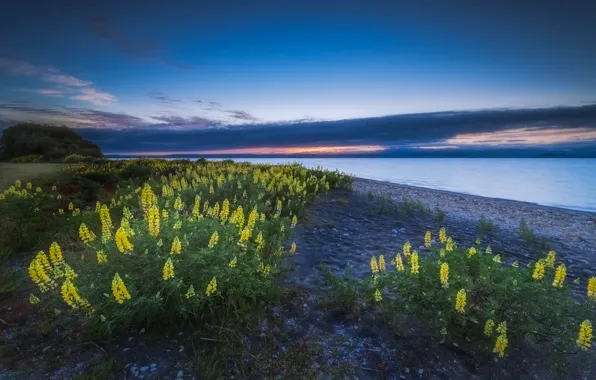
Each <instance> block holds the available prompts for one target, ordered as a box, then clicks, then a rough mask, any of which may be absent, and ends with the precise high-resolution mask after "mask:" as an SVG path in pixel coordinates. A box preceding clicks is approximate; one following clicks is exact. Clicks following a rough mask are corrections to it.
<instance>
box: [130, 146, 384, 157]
mask: <svg viewBox="0 0 596 380" xmlns="http://www.w3.org/2000/svg"><path fill="white" fill-rule="evenodd" d="M385 149H386V148H385V147H383V146H380V145H351V146H304V147H259V148H239V149H222V150H200V151H196V150H195V151H182V152H181V151H172V152H133V153H129V152H127V153H126V155H133V156H166V155H170V154H177V155H185V154H234V155H236V154H322V155H325V154H342V153H367V152H379V151H383V150H385Z"/></svg>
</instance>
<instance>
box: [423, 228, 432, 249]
mask: <svg viewBox="0 0 596 380" xmlns="http://www.w3.org/2000/svg"><path fill="white" fill-rule="evenodd" d="M431 240H432V234H431V233H430V231H426V234H424V246H425V247H426V248H430V243H431Z"/></svg>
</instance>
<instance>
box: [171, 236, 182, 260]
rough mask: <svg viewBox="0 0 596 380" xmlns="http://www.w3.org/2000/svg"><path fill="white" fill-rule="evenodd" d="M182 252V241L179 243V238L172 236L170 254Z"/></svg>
mask: <svg viewBox="0 0 596 380" xmlns="http://www.w3.org/2000/svg"><path fill="white" fill-rule="evenodd" d="M181 252H182V243H180V239H179V238H178V236H176V237H175V238H174V241H172V248H170V255H179V254H180V253H181Z"/></svg>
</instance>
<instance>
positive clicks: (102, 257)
mask: <svg viewBox="0 0 596 380" xmlns="http://www.w3.org/2000/svg"><path fill="white" fill-rule="evenodd" d="M107 262H108V255H106V254H105V252H104V251H101V250H100V251H97V263H98V264H104V263H107Z"/></svg>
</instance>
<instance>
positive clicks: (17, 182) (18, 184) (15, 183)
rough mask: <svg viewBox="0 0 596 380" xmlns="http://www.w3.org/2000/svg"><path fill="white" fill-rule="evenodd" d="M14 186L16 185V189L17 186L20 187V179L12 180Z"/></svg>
mask: <svg viewBox="0 0 596 380" xmlns="http://www.w3.org/2000/svg"><path fill="white" fill-rule="evenodd" d="M14 187H16V188H17V189H19V188H20V187H21V180H19V179H17V180H16V181H15V182H14Z"/></svg>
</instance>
